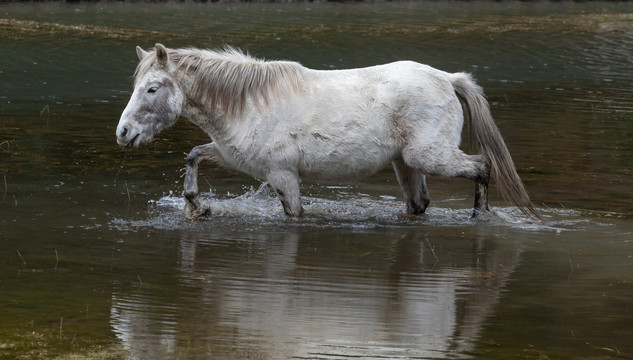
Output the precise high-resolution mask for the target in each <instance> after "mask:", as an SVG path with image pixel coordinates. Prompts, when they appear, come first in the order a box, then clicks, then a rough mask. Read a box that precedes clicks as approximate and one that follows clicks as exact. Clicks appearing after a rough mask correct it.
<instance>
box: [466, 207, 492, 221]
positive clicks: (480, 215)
mask: <svg viewBox="0 0 633 360" xmlns="http://www.w3.org/2000/svg"><path fill="white" fill-rule="evenodd" d="M496 217H497V216H496V214H495V213H494V212H492V211H490V210H479V209H473V214H472V215H471V216H470V218H471V219H473V220H477V221H491V220H494V219H496Z"/></svg>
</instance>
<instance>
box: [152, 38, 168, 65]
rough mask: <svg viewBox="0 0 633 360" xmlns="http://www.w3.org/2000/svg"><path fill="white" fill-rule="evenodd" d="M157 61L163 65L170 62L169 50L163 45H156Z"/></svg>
mask: <svg viewBox="0 0 633 360" xmlns="http://www.w3.org/2000/svg"><path fill="white" fill-rule="evenodd" d="M155 48H156V59H158V62H159V63H161V64H162V65H166V64H167V61H168V60H169V55H168V54H167V48H166V47H165V46H164V45H163V44H158V43H157V44H156V46H155Z"/></svg>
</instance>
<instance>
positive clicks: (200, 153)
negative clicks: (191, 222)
mask: <svg viewBox="0 0 633 360" xmlns="http://www.w3.org/2000/svg"><path fill="white" fill-rule="evenodd" d="M218 156H219V152H218V150H217V148H216V147H215V144H213V143H209V144H205V145H199V146H196V147H194V148H193V149H192V150H191V152H190V153H189V155H188V156H187V168H186V172H185V191H184V196H185V208H184V212H185V215H186V216H188V217H201V216H202V217H207V216H210V215H211V210H210V209H208V208H207V209H202V208H201V206H200V200H198V195H199V193H200V190H199V189H198V167H199V165H200V163H201V162H202V161H203V160H211V159H215V158H217V157H218Z"/></svg>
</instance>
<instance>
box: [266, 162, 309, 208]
mask: <svg viewBox="0 0 633 360" xmlns="http://www.w3.org/2000/svg"><path fill="white" fill-rule="evenodd" d="M267 180H268V183H269V184H270V186H272V188H273V189H274V190H275V192H276V193H277V196H278V197H279V200H280V201H281V205H283V207H284V212H285V213H286V215H288V216H301V215H302V214H303V207H302V206H301V193H300V191H299V176H298V175H297V174H296V172H292V171H289V170H277V171H271V172H270V174H268V178H267Z"/></svg>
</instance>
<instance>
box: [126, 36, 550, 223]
mask: <svg viewBox="0 0 633 360" xmlns="http://www.w3.org/2000/svg"><path fill="white" fill-rule="evenodd" d="M136 51H137V54H138V57H139V60H140V63H139V65H138V67H137V69H136V73H135V76H136V78H135V84H134V92H133V93H132V97H131V99H130V102H129V103H128V105H127V107H126V108H125V110H124V111H123V114H122V115H121V119H120V121H119V125H118V126H117V130H116V135H117V142H118V143H119V145H121V146H127V147H131V146H138V145H140V144H142V143H144V142H146V141H148V140H150V139H151V138H152V137H153V136H154V135H156V134H157V133H159V132H160V131H162V130H163V129H166V128H168V127H170V126H172V125H173V124H174V123H175V122H176V120H178V118H179V117H181V116H182V117H185V118H187V119H189V120H190V121H192V122H193V123H195V124H196V125H198V126H199V127H200V128H201V129H202V130H204V131H205V132H206V133H207V134H208V135H209V137H211V139H212V142H211V143H209V144H205V145H200V146H196V147H194V148H193V150H192V151H191V153H190V154H189V156H188V158H187V170H186V175H185V184H184V187H185V191H184V196H185V199H186V206H185V213H186V214H187V215H189V216H201V215H205V216H206V215H209V210H208V209H204V208H203V207H201V204H200V202H199V200H198V199H197V197H198V192H199V191H198V180H197V178H198V165H199V164H200V162H201V161H202V160H214V161H215V162H217V163H218V164H220V165H222V166H225V167H228V168H231V169H235V170H238V171H241V172H244V173H246V174H249V175H251V176H254V177H256V178H260V179H266V180H267V181H268V182H269V184H270V185H271V186H272V188H273V189H274V190H275V192H276V193H277V195H278V196H279V199H280V200H281V203H282V205H283V208H284V211H285V213H286V214H288V215H290V216H300V215H301V214H302V213H303V208H302V206H301V199H300V192H299V183H300V181H301V179H307V180H315V181H349V180H355V179H359V178H362V177H366V176H369V175H372V174H374V173H376V172H378V171H379V170H381V169H382V168H384V167H385V166H386V165H388V164H389V163H392V164H393V167H394V169H395V171H396V175H397V177H398V181H399V182H400V185H401V187H402V191H403V193H404V197H405V201H406V206H407V212H408V213H410V214H422V213H424V211H425V210H426V208H427V206H428V204H429V193H428V190H427V187H426V179H425V175H440V176H449V177H454V176H461V177H465V178H467V179H471V180H474V181H475V205H474V211H473V216H477V215H478V214H480V213H482V212H488V211H489V208H488V196H487V192H488V181H489V178H490V172H491V170H492V173H493V175H494V176H495V178H496V179H497V184H498V187H499V189H500V192H501V194H502V195H503V196H504V198H506V199H507V200H509V201H511V202H513V203H514V204H515V205H516V206H517V207H518V208H519V209H521V210H522V211H523V212H524V213H526V214H531V215H534V216H536V217H540V215H539V212H538V211H537V210H536V209H535V208H534V206H533V205H532V203H531V201H530V199H529V197H528V195H527V193H526V191H525V189H524V187H523V184H522V182H521V179H520V178H519V176H518V175H517V173H516V170H515V168H514V164H513V162H512V159H511V157H510V154H509V152H508V149H507V148H506V146H505V144H504V142H503V139H502V138H501V135H500V133H499V130H498V128H497V126H496V125H495V123H494V121H493V119H492V115H491V114H490V110H489V106H488V102H487V101H486V99H485V98H484V95H483V91H482V89H481V88H480V87H479V86H478V85H476V84H475V82H474V81H473V80H472V79H471V77H470V75H468V74H466V73H454V74H450V73H446V72H443V71H440V70H437V69H434V68H432V67H430V66H427V65H423V64H419V63H415V62H412V61H399V62H394V63H390V64H385V65H378V66H373V67H367V68H360V69H349V70H327V71H323V70H312V69H308V68H305V67H303V66H301V65H300V64H298V63H295V62H286V61H264V60H258V59H255V58H253V57H251V56H249V55H246V54H244V53H242V52H240V51H239V50H236V49H234V48H230V47H227V48H225V49H223V50H219V51H212V50H199V49H194V48H187V49H168V48H166V47H165V46H163V45H161V44H156V46H155V48H154V49H153V50H151V51H150V52H146V51H144V50H143V49H141V48H140V47H137V48H136ZM460 99H461V101H462V102H463V103H464V109H462V103H461V102H460ZM464 118H467V119H468V121H469V128H470V133H471V136H470V137H471V142H474V141H476V143H475V144H476V145H479V147H480V149H481V152H482V154H481V155H467V154H465V153H464V152H462V151H461V150H460V149H459V145H460V142H461V132H462V126H463V123H464Z"/></svg>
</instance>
